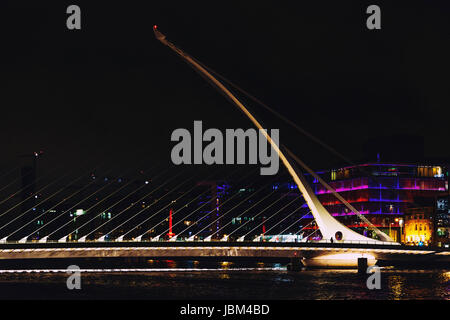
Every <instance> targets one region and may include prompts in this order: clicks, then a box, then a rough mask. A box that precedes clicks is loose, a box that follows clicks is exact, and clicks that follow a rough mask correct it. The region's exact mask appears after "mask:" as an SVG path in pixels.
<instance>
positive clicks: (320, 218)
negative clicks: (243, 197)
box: [153, 26, 382, 243]
mask: <svg viewBox="0 0 450 320" xmlns="http://www.w3.org/2000/svg"><path fill="white" fill-rule="evenodd" d="M153 31H154V33H155V37H156V39H158V40H159V41H160V42H161V43H163V44H164V45H166V46H168V47H169V48H170V49H172V50H173V51H175V52H176V53H177V54H178V55H179V56H180V57H181V58H183V60H185V61H186V62H187V63H188V64H190V65H191V66H192V67H193V68H194V69H195V70H197V71H198V72H200V73H201V74H202V75H204V76H205V77H206V78H207V79H208V80H209V81H210V82H211V83H212V84H213V85H214V86H215V87H217V89H218V90H220V91H221V92H222V93H224V94H225V95H226V96H227V97H228V98H229V99H230V100H231V101H232V102H233V103H234V105H236V106H237V107H238V108H239V109H240V110H241V111H242V112H243V113H244V114H245V115H246V116H247V117H248V118H249V119H250V121H252V123H253V124H254V125H255V126H256V127H257V128H258V129H259V130H260V131H261V133H262V134H263V135H264V137H265V138H266V139H267V141H268V142H269V143H270V145H271V146H272V148H273V149H274V150H275V152H276V153H277V154H278V156H279V157H280V159H281V161H282V162H283V165H284V166H285V167H286V169H287V170H288V172H289V174H290V175H291V177H292V178H293V180H294V182H295V183H296V184H297V186H298V188H299V190H300V191H301V193H302V195H303V197H304V198H305V200H306V203H307V204H308V207H309V208H310V209H311V213H312V214H313V216H314V219H315V221H316V223H317V225H318V227H319V229H320V232H321V233H322V237H323V239H326V240H328V239H333V240H335V241H340V240H343V241H364V242H372V243H382V241H378V240H375V239H371V238H368V237H365V236H363V235H361V234H359V233H357V232H355V231H353V230H351V229H350V228H348V227H346V226H345V225H343V224H341V223H340V222H339V221H338V220H336V219H335V218H334V217H333V216H332V215H331V214H330V213H329V212H328V211H327V210H326V209H325V207H324V206H323V205H322V204H321V203H320V201H319V199H318V198H317V196H316V195H315V193H314V191H313V190H312V188H311V187H310V186H309V184H308V183H307V181H306V179H305V177H304V176H303V175H302V174H301V173H300V172H297V171H296V170H295V169H294V168H293V166H292V165H291V163H290V162H289V161H288V159H287V158H286V156H285V155H284V153H283V152H282V151H281V150H280V148H279V147H278V145H277V144H276V143H275V142H274V141H273V140H272V139H271V137H270V136H269V135H268V134H267V131H266V130H264V129H263V127H262V126H261V124H260V123H259V122H258V120H256V118H255V117H254V116H253V115H252V114H251V113H250V112H249V111H248V109H247V108H246V107H245V106H244V105H243V104H242V103H241V102H240V101H239V100H238V99H237V98H236V97H235V96H234V95H233V94H232V93H231V92H230V91H229V90H228V89H227V88H226V87H225V86H224V85H223V84H222V83H221V82H220V81H218V80H217V79H216V78H215V77H214V76H212V75H211V74H210V73H209V72H208V71H207V70H206V69H205V68H203V67H202V66H201V65H200V64H199V63H197V62H196V61H195V60H194V59H193V58H192V57H190V56H189V55H188V54H186V53H185V52H183V51H182V50H181V49H179V48H178V47H176V46H175V45H174V44H173V43H171V42H170V41H168V40H166V36H165V35H164V34H162V33H161V32H160V31H159V30H158V29H157V26H154V27H153Z"/></svg>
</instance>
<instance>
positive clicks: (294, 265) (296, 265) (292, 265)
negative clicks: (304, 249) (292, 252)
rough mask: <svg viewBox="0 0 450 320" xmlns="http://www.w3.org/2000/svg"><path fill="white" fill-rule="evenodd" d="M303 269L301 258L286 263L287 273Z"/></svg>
mask: <svg viewBox="0 0 450 320" xmlns="http://www.w3.org/2000/svg"><path fill="white" fill-rule="evenodd" d="M302 268H303V263H302V259H301V258H291V262H289V263H288V265H287V269H288V270H289V271H300V270H302Z"/></svg>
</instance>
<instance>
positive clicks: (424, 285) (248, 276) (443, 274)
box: [0, 260, 450, 300]
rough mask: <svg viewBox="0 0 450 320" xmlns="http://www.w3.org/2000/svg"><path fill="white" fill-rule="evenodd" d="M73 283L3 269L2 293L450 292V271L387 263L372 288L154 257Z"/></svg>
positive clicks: (314, 273)
mask: <svg viewBox="0 0 450 320" xmlns="http://www.w3.org/2000/svg"><path fill="white" fill-rule="evenodd" d="M81 268H82V270H81V289H80V290H68V289H67V286H66V280H67V278H68V277H69V275H68V274H67V273H66V272H65V270H64V269H57V268H54V269H27V270H19V269H14V268H8V270H1V271H0V299H161V300H167V299H199V300H200V299H202V300H204V299H231V300H242V299H247V300H248V299H257V300H260V299H262V300H266V299H270V300H305V299H308V300H309V299H319V300H322V299H327V300H328V299H337V300H340V299H382V300H402V299H439V300H449V299H450V270H441V269H439V270H438V269H427V270H398V269H389V268H382V269H381V289H373V290H369V289H368V288H367V285H366V280H367V277H368V275H361V274H358V273H357V271H356V270H318V269H310V270H307V269H304V270H302V271H296V272H294V271H287V270H286V267H285V265H282V264H279V263H258V264H254V265H245V264H242V263H236V262H208V263H204V262H198V261H186V262H182V263H180V262H175V261H172V260H166V261H152V260H149V262H148V264H147V267H146V268H142V266H140V267H139V268H135V269H133V268H116V267H114V268H111V269H108V268H101V269H93V268H83V267H81Z"/></svg>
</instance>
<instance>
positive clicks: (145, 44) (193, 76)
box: [0, 0, 450, 170]
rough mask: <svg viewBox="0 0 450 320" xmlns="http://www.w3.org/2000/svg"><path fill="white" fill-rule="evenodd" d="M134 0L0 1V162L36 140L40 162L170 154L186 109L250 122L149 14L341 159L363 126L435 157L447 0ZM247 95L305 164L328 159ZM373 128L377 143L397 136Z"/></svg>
mask: <svg viewBox="0 0 450 320" xmlns="http://www.w3.org/2000/svg"><path fill="white" fill-rule="evenodd" d="M94 2H95V3H94ZM145 3H147V4H144V1H120V2H110V1H78V0H77V1H70V2H66V1H5V0H3V1H2V2H1V5H0V34H1V52H2V53H1V55H2V57H1V60H0V74H1V78H2V83H1V94H0V104H1V119H2V121H1V122H2V125H1V126H0V131H1V134H0V139H1V140H0V144H1V150H2V159H1V161H0V165H1V166H2V168H1V169H2V170H3V169H4V168H8V167H12V166H14V165H15V162H16V160H17V157H18V156H19V155H21V154H26V153H31V152H33V151H36V150H43V151H44V152H45V164H44V166H49V167H51V166H54V165H55V164H64V165H66V166H68V167H69V166H76V165H78V164H79V163H81V162H83V161H88V162H89V161H91V162H92V164H93V165H95V163H94V162H95V161H97V160H98V159H100V160H102V159H106V160H107V161H110V162H111V163H116V164H118V163H120V165H122V164H123V165H134V164H135V163H136V162H137V160H138V159H139V160H142V161H144V162H146V161H148V162H151V161H152V160H158V161H162V162H164V161H166V162H167V163H169V162H170V150H171V148H172V146H173V145H174V143H172V142H171V141H170V134H171V132H172V131H173V130H174V129H176V128H187V129H190V130H191V131H192V126H193V121H194V120H202V121H203V125H204V128H205V129H206V128H223V129H224V128H250V127H252V126H251V123H250V122H249V121H248V120H247V119H246V118H245V116H244V115H243V114H241V113H240V111H239V110H237V108H236V107H235V106H233V105H231V104H230V103H229V102H228V101H227V100H226V99H224V97H223V96H222V95H220V94H219V93H218V92H217V91H216V90H215V89H213V88H212V87H211V86H210V85H209V84H208V83H207V82H206V81H205V80H204V79H203V78H201V77H200V76H199V75H198V74H197V73H196V72H195V71H194V70H193V69H191V68H190V67H189V66H188V65H187V64H186V63H184V62H183V61H182V60H181V59H180V58H179V57H178V56H176V55H175V54H174V53H173V52H172V51H170V50H169V49H168V48H167V47H165V46H163V45H162V44H161V43H160V42H159V41H157V40H156V39H155V38H154V35H153V32H152V26H153V25H154V24H157V25H158V27H159V29H160V30H161V32H163V33H165V34H166V35H167V37H168V39H169V40H170V41H172V42H173V43H175V44H176V45H178V46H179V47H180V48H182V49H183V50H185V51H186V52H188V53H189V54H191V55H192V56H194V57H195V58H197V59H198V60H200V61H201V62H203V63H204V64H206V65H207V66H209V67H210V68H212V69H214V70H215V71H217V72H219V73H220V74H222V75H223V76H225V77H227V78H228V79H230V80H232V81H233V82H234V83H236V84H238V85H239V86H241V87H242V88H244V89H245V90H247V91H248V92H250V93H252V94H253V95H254V96H256V97H258V98H259V99H260V100H262V101H264V102H265V103H266V104H268V105H269V106H271V107H273V108H274V109H276V110H277V111H278V112H280V113H282V114H283V115H284V116H286V117H288V118H289V119H291V120H292V121H294V122H296V123H297V124H298V125H299V126H301V127H302V128H304V129H305V130H307V131H308V132H310V133H311V134H313V135H315V136H316V137H318V138H319V139H321V140H323V141H324V142H325V143H327V144H329V145H330V146H332V147H333V148H335V149H336V150H338V151H339V152H341V153H342V154H344V155H345V156H346V157H348V158H350V159H352V160H353V161H355V162H358V161H361V160H363V159H365V157H367V156H366V155H365V154H364V144H365V143H366V142H367V140H369V139H370V138H374V137H389V136H396V135H413V136H417V137H418V140H417V141H420V139H421V138H423V139H424V142H425V157H427V158H441V159H446V158H450V148H449V147H448V138H449V136H450V129H449V125H448V123H449V119H448V117H447V110H448V108H449V107H450V86H449V75H450V62H449V57H450V44H449V41H450V37H449V36H450V5H449V3H448V1H420V2H418V1H395V5H394V4H392V1H386V2H384V1H375V2H374V1H370V2H366V1H310V2H308V3H307V2H303V1H302V2H300V1H295V2H294V1H292V2H289V3H281V2H278V1H273V2H266V1H236V2H232V1H223V2H219V1H208V2H198V1H177V2H170V1H160V3H157V2H156V1H151V2H150V1H146V2H145ZM150 3H151V4H150ZM294 3H296V4H295V5H294ZM70 4H77V5H79V6H80V7H81V14H82V29H81V30H76V31H70V30H68V29H67V28H66V19H67V17H68V15H67V14H66V8H67V6H68V5H70ZM370 4H378V5H379V6H380V7H381V11H382V18H381V20H382V21H381V23H382V29H381V30H373V31H372V30H368V29H367V28H366V19H367V17H368V14H366V8H367V6H368V5H370ZM243 101H248V100H245V99H244V100H243ZM248 106H249V108H250V109H251V110H252V111H253V112H255V114H256V115H257V117H258V118H259V119H261V121H262V122H263V123H264V124H265V126H266V127H269V128H280V141H281V143H283V144H285V145H287V146H288V147H290V149H292V150H293V151H294V152H295V153H296V154H297V155H298V156H299V157H300V158H301V159H303V160H304V161H305V162H306V163H308V164H310V165H311V166H312V167H314V168H316V169H325V168H329V167H330V166H332V165H335V164H336V163H339V160H340V159H338V158H337V157H336V156H335V155H333V154H331V153H330V152H329V151H327V150H325V149H323V148H322V147H320V146H318V145H317V144H315V143H312V142H311V141H310V140H309V139H308V138H306V137H304V136H302V135H301V134H299V133H298V132H296V131H295V130H292V129H291V128H290V127H289V126H288V125H287V124H286V123H284V122H282V121H279V120H278V119H276V118H275V117H273V116H271V115H270V114H268V113H267V112H266V111H264V110H263V109H262V108H261V107H259V106H258V105H256V104H254V103H249V105H248ZM386 141H391V142H392V143H391V146H389V147H390V148H391V149H396V148H397V147H399V146H397V145H396V144H402V142H401V140H395V139H389V138H388V139H386ZM393 141H396V142H393ZM399 141H400V142H399ZM413 148H414V145H413ZM420 148H421V146H420V144H419V143H418V144H417V150H420ZM381 158H382V160H383V155H381ZM372 160H373V159H372ZM415 160H416V159H413V158H411V159H410V161H411V162H414V161H415ZM341 162H342V161H341Z"/></svg>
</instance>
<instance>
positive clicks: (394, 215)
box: [310, 163, 448, 236]
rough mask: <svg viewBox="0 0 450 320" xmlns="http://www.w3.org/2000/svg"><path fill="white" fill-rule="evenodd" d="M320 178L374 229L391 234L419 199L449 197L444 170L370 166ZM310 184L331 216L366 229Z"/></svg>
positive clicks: (315, 184) (321, 189)
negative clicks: (370, 223) (378, 228)
mask: <svg viewBox="0 0 450 320" xmlns="http://www.w3.org/2000/svg"><path fill="white" fill-rule="evenodd" d="M318 174H319V175H320V176H321V177H322V178H323V179H324V180H325V181H327V182H328V183H329V184H330V186H331V187H332V188H334V189H335V190H336V191H337V192H339V193H340V195H341V196H343V197H344V198H345V199H346V200H347V201H348V202H349V203H351V204H352V205H353V206H354V207H355V208H356V209H357V210H358V211H359V212H360V213H362V214H364V215H365V216H366V217H367V218H368V219H369V220H370V221H371V222H372V223H373V224H374V225H376V226H377V227H380V228H385V230H384V231H385V232H386V233H391V234H392V233H393V231H392V230H396V229H398V228H399V223H401V222H400V220H401V219H402V216H403V215H404V214H405V210H406V209H407V208H410V207H414V206H417V204H416V201H417V199H419V198H420V199H429V201H430V203H431V202H433V201H434V199H435V197H437V196H442V195H445V194H448V170H447V168H446V167H443V166H424V165H410V164H392V163H369V164H361V165H356V166H351V167H344V168H340V169H336V170H329V171H322V172H318ZM310 182H311V185H312V187H313V189H314V191H315V193H316V194H317V195H318V197H319V199H320V201H321V202H322V204H323V205H324V206H325V207H326V208H327V210H328V211H329V212H330V213H331V214H333V215H334V216H337V217H338V219H339V220H341V221H342V222H344V223H345V224H346V225H348V226H351V227H356V228H357V227H364V225H363V224H362V223H361V222H360V221H359V219H358V218H357V217H355V213H353V212H351V211H350V210H349V209H348V208H347V207H346V206H345V205H343V204H342V203H341V202H340V201H339V200H337V199H336V197H335V196H334V195H333V194H331V193H330V192H329V191H328V190H327V189H326V188H325V187H324V186H322V185H321V184H320V183H318V181H314V180H312V179H311V181H310ZM394 233H395V232H394ZM394 236H395V234H394Z"/></svg>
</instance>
